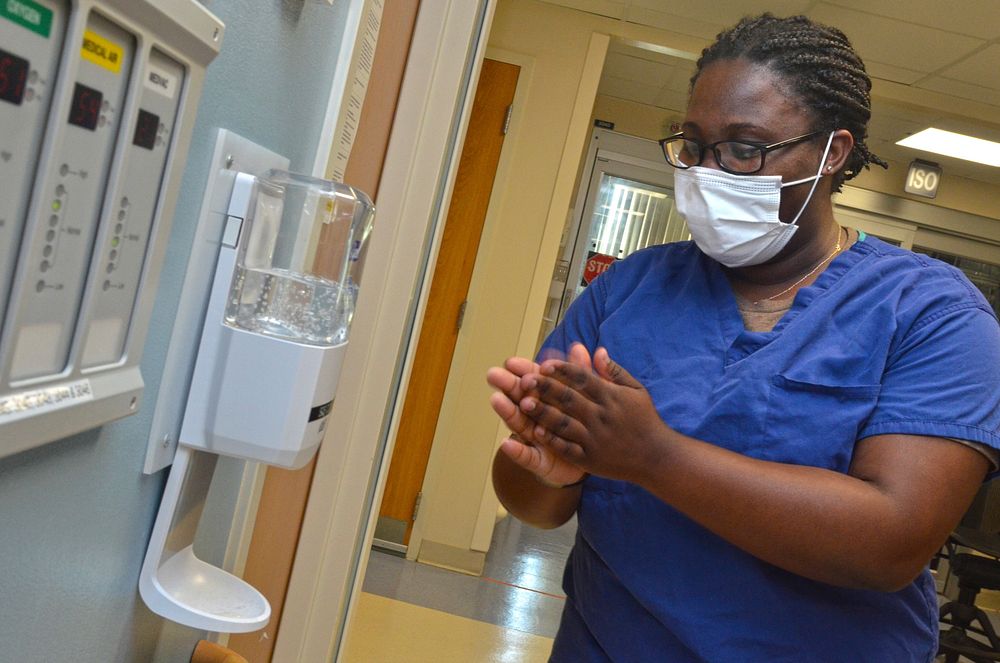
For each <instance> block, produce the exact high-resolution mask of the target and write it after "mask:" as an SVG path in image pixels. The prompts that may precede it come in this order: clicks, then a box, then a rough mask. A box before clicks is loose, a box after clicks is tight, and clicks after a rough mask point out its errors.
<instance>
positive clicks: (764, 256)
mask: <svg viewBox="0 0 1000 663" xmlns="http://www.w3.org/2000/svg"><path fill="white" fill-rule="evenodd" d="M832 142H833V132H830V137H829V138H828V139H827V141H826V149H824V150H823V158H822V159H821V160H820V162H819V170H818V171H817V172H816V174H815V175H813V176H812V177H806V178H804V179H801V180H796V181H794V182H785V183H782V181H781V176H780V175H732V174H730V173H727V172H724V171H721V170H715V169H713V168H702V167H701V166H694V167H692V168H687V169H683V170H677V171H676V172H675V173H674V195H675V197H676V202H677V211H678V212H679V213H680V214H681V216H683V217H684V218H685V219H686V220H687V224H688V228H689V229H690V231H691V237H692V238H693V239H694V242H695V244H697V245H698V248H699V249H701V250H702V251H703V252H704V253H705V254H706V255H708V256H709V257H710V258H713V259H715V260H717V261H719V262H721V263H722V264H723V265H725V266H726V267H744V266H747V265H759V264H761V263H765V262H767V261H768V260H770V259H771V258H773V257H774V256H776V255H778V252H779V251H781V250H782V249H783V248H785V245H786V244H788V240H790V239H791V238H792V235H794V234H795V231H796V230H798V226H796V225H795V224H796V223H797V222H798V220H799V217H800V216H802V212H803V211H804V210H805V208H806V207H807V206H808V205H809V201H810V200H811V199H812V195H813V192H814V191H815V190H816V185H817V184H818V183H819V179H820V178H821V177H822V176H823V164H824V163H826V157H827V154H829V152H830V144H831V143H832ZM810 180H812V181H813V184H812V188H810V189H809V195H808V196H806V200H805V202H804V203H802V207H801V208H800V209H799V212H798V214H796V215H795V218H794V219H792V222H791V223H784V222H783V221H782V220H781V219H779V218H778V208H779V207H780V205H781V190H782V189H783V188H784V187H786V186H794V185H796V184H803V183H805V182H808V181H810Z"/></svg>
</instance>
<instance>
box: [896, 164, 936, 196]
mask: <svg viewBox="0 0 1000 663" xmlns="http://www.w3.org/2000/svg"><path fill="white" fill-rule="evenodd" d="M940 184H941V166H939V165H937V164H936V163H931V162H929V161H921V160H920V159H917V160H915V161H913V162H912V163H911V164H910V171H909V172H908V173H907V174H906V186H904V187H903V191H905V192H906V193H912V194H913V195H915V196H923V197H924V198H934V197H935V196H937V190H938V185H940Z"/></svg>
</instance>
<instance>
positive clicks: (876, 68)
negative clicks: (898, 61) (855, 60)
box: [865, 60, 927, 85]
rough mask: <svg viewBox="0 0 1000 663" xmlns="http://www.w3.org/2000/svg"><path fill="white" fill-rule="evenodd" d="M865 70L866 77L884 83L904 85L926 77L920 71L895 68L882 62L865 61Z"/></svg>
mask: <svg viewBox="0 0 1000 663" xmlns="http://www.w3.org/2000/svg"><path fill="white" fill-rule="evenodd" d="M865 70H866V71H868V75H869V76H871V77H872V78H881V79H882V80H884V81H893V82H896V83H903V84H905V85H910V84H912V83H916V82H917V81H919V80H920V79H921V78H923V77H924V76H926V75H927V74H925V73H924V72H922V71H913V70H912V69H906V68H904V67H896V66H894V65H891V64H885V63H884V62H876V61H875V60H865Z"/></svg>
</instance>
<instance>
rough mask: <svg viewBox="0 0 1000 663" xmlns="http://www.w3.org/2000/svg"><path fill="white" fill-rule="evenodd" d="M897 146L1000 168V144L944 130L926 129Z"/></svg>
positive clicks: (901, 141) (897, 143)
mask: <svg viewBox="0 0 1000 663" xmlns="http://www.w3.org/2000/svg"><path fill="white" fill-rule="evenodd" d="M896 145H902V146H903V147H912V148H913V149H915V150H923V151H925V152H934V153H935V154H943V155H944V156H946V157H954V158H956V159H965V160H966V161H975V162H976V163H982V164H986V165H987V166H998V167H1000V143H994V142H993V141H991V140H983V139H982V138H973V137H972V136H966V135H965V134H957V133H955V132H953V131H944V130H943V129H934V128H930V129H924V130H923V131H921V132H919V133H915V134H913V135H912V136H908V137H906V138H904V139H903V140H900V141H897V142H896Z"/></svg>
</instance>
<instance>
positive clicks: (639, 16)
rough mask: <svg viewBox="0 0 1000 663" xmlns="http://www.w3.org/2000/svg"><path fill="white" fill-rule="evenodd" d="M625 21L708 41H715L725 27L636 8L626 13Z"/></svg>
mask: <svg viewBox="0 0 1000 663" xmlns="http://www.w3.org/2000/svg"><path fill="white" fill-rule="evenodd" d="M625 20H626V21H628V22H629V23H638V24H640V25H648V26H651V27H654V28H660V29H661V30H669V31H671V32H678V33H680V34H682V35H690V36H692V37H701V38H702V39H704V40H706V41H709V40H712V39H714V38H715V35H717V34H719V32H720V31H721V30H722V28H723V27H724V24H723V23H722V22H718V23H716V22H710V23H706V22H704V21H699V20H696V19H692V18H686V17H683V16H677V15H676V14H668V13H666V12H664V11H659V10H656V9H648V8H646V7H634V6H633V7H629V8H628V9H627V10H626V11H625Z"/></svg>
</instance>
